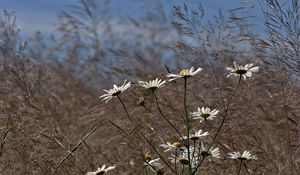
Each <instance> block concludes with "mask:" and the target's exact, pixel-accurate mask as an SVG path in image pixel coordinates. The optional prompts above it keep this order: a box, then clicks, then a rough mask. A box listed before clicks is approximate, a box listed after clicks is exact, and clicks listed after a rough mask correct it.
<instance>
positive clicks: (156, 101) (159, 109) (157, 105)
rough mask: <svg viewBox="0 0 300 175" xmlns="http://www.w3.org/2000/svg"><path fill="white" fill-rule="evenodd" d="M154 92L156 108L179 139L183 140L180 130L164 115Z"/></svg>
mask: <svg viewBox="0 0 300 175" xmlns="http://www.w3.org/2000/svg"><path fill="white" fill-rule="evenodd" d="M152 92H153V96H154V98H155V103H156V107H157V109H158V111H159V113H160V115H161V116H162V117H163V118H164V119H165V120H166V121H167V122H168V124H169V125H170V126H171V127H172V128H173V129H174V130H175V131H176V132H177V133H178V135H179V137H180V138H181V139H182V140H183V136H182V135H181V133H180V132H179V130H178V129H177V128H176V127H175V126H174V125H173V124H172V123H171V122H170V120H169V119H168V118H167V117H166V116H165V115H164V113H163V112H162V110H161V108H160V106H159V104H158V99H157V96H156V94H155V91H154V90H152Z"/></svg>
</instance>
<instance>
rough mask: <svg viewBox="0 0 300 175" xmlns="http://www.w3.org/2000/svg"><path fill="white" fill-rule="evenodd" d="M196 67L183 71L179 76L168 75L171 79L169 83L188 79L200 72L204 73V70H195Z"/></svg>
mask: <svg viewBox="0 0 300 175" xmlns="http://www.w3.org/2000/svg"><path fill="white" fill-rule="evenodd" d="M194 70H195V68H194V66H193V67H191V68H190V69H182V70H181V71H180V72H179V74H168V75H167V77H169V78H171V79H170V80H169V81H173V80H176V79H178V78H188V77H191V76H194V75H197V74H198V73H199V72H201V71H202V68H200V67H199V68H198V69H197V70H195V71H194Z"/></svg>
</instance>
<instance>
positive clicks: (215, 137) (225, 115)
mask: <svg viewBox="0 0 300 175" xmlns="http://www.w3.org/2000/svg"><path fill="white" fill-rule="evenodd" d="M241 80H242V76H241V75H240V77H239V81H238V84H237V86H236V88H235V89H234V91H233V93H232V94H231V96H230V98H229V100H228V103H227V105H226V108H225V114H224V115H223V116H224V117H223V119H222V122H221V125H220V127H219V129H218V131H217V133H216V135H215V136H214V138H213V141H212V142H211V144H210V145H209V147H208V149H207V151H208V150H209V149H210V148H211V147H212V145H213V144H214V142H215V141H216V139H217V137H218V135H219V133H220V131H221V129H222V127H223V125H224V123H225V119H226V117H227V115H228V111H229V106H230V104H231V100H232V99H233V96H234V95H235V94H236V92H237V90H238V88H239V86H240V84H241Z"/></svg>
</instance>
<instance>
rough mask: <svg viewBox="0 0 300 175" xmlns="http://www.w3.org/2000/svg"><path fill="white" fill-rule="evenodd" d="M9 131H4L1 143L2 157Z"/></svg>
mask: <svg viewBox="0 0 300 175" xmlns="http://www.w3.org/2000/svg"><path fill="white" fill-rule="evenodd" d="M8 131H9V130H8V129H6V131H5V132H4V134H3V137H2V141H1V144H0V157H1V156H2V153H3V150H4V145H5V142H6V138H7V134H8Z"/></svg>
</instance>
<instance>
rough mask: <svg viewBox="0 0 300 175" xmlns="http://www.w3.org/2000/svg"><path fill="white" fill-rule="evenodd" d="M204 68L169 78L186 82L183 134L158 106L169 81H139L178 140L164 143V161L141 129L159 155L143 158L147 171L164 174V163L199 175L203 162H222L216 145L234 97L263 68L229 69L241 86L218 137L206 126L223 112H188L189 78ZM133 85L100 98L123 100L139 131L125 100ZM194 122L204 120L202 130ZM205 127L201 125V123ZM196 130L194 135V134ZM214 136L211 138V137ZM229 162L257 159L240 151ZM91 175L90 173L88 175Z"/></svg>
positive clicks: (206, 109)
mask: <svg viewBox="0 0 300 175" xmlns="http://www.w3.org/2000/svg"><path fill="white" fill-rule="evenodd" d="M202 70H203V69H202V68H197V69H195V68H194V67H191V68H190V69H182V70H181V71H180V72H179V73H178V74H167V75H166V77H168V78H169V80H168V81H174V80H180V79H182V80H184V94H183V95H184V100H183V107H184V109H183V110H184V113H185V116H184V117H183V118H184V120H183V123H182V125H183V127H182V128H184V129H185V131H182V128H179V127H176V126H175V125H173V124H172V122H171V121H170V120H169V118H168V117H167V116H166V115H165V114H164V112H163V110H162V109H161V107H160V104H159V103H158V97H157V96H156V91H157V89H159V88H162V87H164V86H165V85H166V84H167V81H166V80H162V79H159V78H156V79H154V80H150V81H138V82H137V84H138V85H139V86H141V87H143V88H145V89H146V90H151V92H152V94H153V96H154V98H155V102H156V107H157V109H158V111H159V113H160V115H161V116H162V117H163V119H164V120H165V121H166V122H168V124H169V125H170V126H171V127H172V129H174V131H176V132H175V133H177V138H178V139H177V140H176V141H174V142H166V143H164V144H161V145H160V147H162V148H163V149H164V152H165V153H166V154H169V156H168V158H164V157H163V156H162V154H160V150H159V149H157V148H156V147H155V146H153V145H152V143H151V142H150V140H149V139H148V138H147V137H146V135H145V134H143V131H141V130H138V132H140V135H141V136H142V137H141V138H139V139H141V140H143V139H144V140H146V141H147V143H149V144H150V146H151V148H152V149H154V151H155V152H156V153H157V154H158V156H159V158H155V159H153V158H152V157H151V156H150V154H149V152H148V153H146V154H144V156H143V161H144V162H143V165H144V168H145V170H149V169H150V170H151V171H153V172H155V173H156V174H163V164H162V163H161V162H160V161H163V162H164V165H166V166H167V168H168V169H169V170H171V171H172V172H173V173H174V174H178V173H179V172H180V173H181V174H188V175H195V174H196V173H197V171H198V169H199V168H200V166H201V165H202V163H203V162H204V161H205V160H206V159H209V160H213V159H218V158H220V157H221V153H220V149H219V148H218V147H217V146H215V144H216V138H217V136H218V135H219V134H220V131H221V129H222V127H223V124H224V121H225V119H226V117H227V114H228V110H229V106H230V102H231V99H232V97H233V96H234V95H235V93H236V91H237V89H238V87H239V85H240V82H241V80H242V79H244V80H245V79H246V78H247V77H251V76H252V74H253V73H254V72H258V70H259V67H253V64H246V65H245V66H239V65H238V64H236V62H234V67H233V68H231V67H226V70H228V71H230V73H229V75H228V76H227V78H228V77H231V76H239V81H238V85H237V87H236V89H235V91H234V92H233V94H232V95H231V97H230V99H229V100H228V102H227V104H226V105H225V107H224V109H222V110H221V111H222V113H223V114H221V116H222V122H221V125H220V126H219V128H218V130H217V132H216V134H215V135H213V136H211V134H209V132H208V131H205V129H206V123H207V122H208V120H214V119H215V118H218V117H217V116H218V115H219V113H220V111H219V110H218V109H211V108H209V107H198V108H197V111H194V112H188V109H187V100H186V96H187V83H188V79H189V78H191V77H193V76H195V75H197V74H199V73H200V72H201V71H202ZM130 86H131V82H127V81H126V80H125V81H124V83H123V84H122V85H121V86H120V87H118V86H117V85H113V88H112V89H109V90H104V91H105V92H106V94H104V95H102V96H100V98H102V100H105V103H106V102H108V101H109V100H111V99H112V98H113V97H117V98H118V99H119V101H120V102H121V103H122V106H123V108H124V110H125V112H126V114H127V116H128V118H129V119H130V121H131V122H132V125H133V127H134V128H135V123H134V122H133V120H132V117H131V116H130V114H129V113H128V112H127V109H126V106H125V104H124V103H123V101H122V99H121V96H120V95H121V93H123V92H124V91H125V90H127V89H128V88H129V87H130ZM137 104H138V105H139V106H145V101H144V98H143V97H142V98H140V99H139V100H138V101H137ZM191 119H195V120H199V121H200V123H203V121H204V127H203V128H202V129H198V130H196V131H195V130H193V128H192V127H191V122H192V120H191ZM200 125H201V124H200ZM193 131H194V132H193ZM210 136H211V137H210ZM227 157H228V158H229V159H235V160H239V161H240V167H241V165H242V163H245V162H246V161H250V160H256V159H257V157H256V156H255V155H253V154H251V153H250V152H249V151H244V152H243V153H242V154H241V153H240V152H232V153H229V154H228V156H227ZM114 168H115V167H114V166H113V167H108V168H105V165H104V167H101V168H99V169H98V170H97V171H96V172H90V175H92V174H97V175H99V174H105V173H106V172H107V171H109V170H112V169H114ZM240 169H241V168H239V171H238V174H239V173H240ZM88 174H89V173H88Z"/></svg>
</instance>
